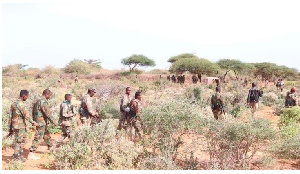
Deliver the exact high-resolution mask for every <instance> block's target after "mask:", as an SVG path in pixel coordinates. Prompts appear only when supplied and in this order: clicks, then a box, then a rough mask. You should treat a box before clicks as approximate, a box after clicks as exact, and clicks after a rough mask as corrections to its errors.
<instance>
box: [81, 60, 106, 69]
mask: <svg viewBox="0 0 300 174" xmlns="http://www.w3.org/2000/svg"><path fill="white" fill-rule="evenodd" d="M84 61H85V62H86V63H88V64H89V65H91V66H94V67H97V68H101V63H102V62H101V61H100V59H84Z"/></svg>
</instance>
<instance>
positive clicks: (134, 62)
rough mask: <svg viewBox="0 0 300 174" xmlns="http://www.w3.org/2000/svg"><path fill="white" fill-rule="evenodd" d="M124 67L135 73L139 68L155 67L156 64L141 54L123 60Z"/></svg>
mask: <svg viewBox="0 0 300 174" xmlns="http://www.w3.org/2000/svg"><path fill="white" fill-rule="evenodd" d="M121 63H122V64H123V65H126V66H129V69H130V72H132V71H134V69H135V68H136V67H137V66H152V67H153V66H155V62H154V60H152V59H149V58H148V57H146V56H144V55H141V54H138V55H137V54H133V55H131V56H130V57H127V58H124V59H122V60H121Z"/></svg>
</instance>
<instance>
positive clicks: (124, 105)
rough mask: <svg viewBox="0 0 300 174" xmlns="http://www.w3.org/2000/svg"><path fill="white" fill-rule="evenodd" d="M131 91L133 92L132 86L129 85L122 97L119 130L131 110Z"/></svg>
mask: <svg viewBox="0 0 300 174" xmlns="http://www.w3.org/2000/svg"><path fill="white" fill-rule="evenodd" d="M130 92H131V89H130V87H127V88H126V93H125V95H124V96H123V97H122V98H121V102H120V114H121V115H120V120H119V126H118V130H121V128H122V125H124V122H125V119H127V117H128V114H129V111H130V108H129V104H130V101H131V96H130Z"/></svg>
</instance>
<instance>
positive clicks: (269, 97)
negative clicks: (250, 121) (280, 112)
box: [262, 92, 278, 106]
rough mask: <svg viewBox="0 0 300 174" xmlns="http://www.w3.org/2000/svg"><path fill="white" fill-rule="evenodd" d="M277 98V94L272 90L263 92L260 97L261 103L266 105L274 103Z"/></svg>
mask: <svg viewBox="0 0 300 174" xmlns="http://www.w3.org/2000/svg"><path fill="white" fill-rule="evenodd" d="M277 100H278V96H277V95H276V94H275V93H273V92H269V93H264V95H263V97H262V103H263V104H264V105H266V106H273V105H275V104H276V101H277Z"/></svg>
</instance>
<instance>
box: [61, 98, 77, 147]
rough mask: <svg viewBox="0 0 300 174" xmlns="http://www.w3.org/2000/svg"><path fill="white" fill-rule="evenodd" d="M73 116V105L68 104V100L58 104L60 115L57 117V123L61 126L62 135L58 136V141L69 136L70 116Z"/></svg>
mask: <svg viewBox="0 0 300 174" xmlns="http://www.w3.org/2000/svg"><path fill="white" fill-rule="evenodd" d="M73 116H74V111H73V105H71V104H70V102H69V101H67V100H65V101H64V102H63V103H62V104H61V105H60V117H59V125H60V126H61V130H62V135H61V138H60V140H59V141H60V142H61V141H63V140H64V139H65V138H67V137H68V138H70V137H71V134H72V124H71V122H72V117H73Z"/></svg>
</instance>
